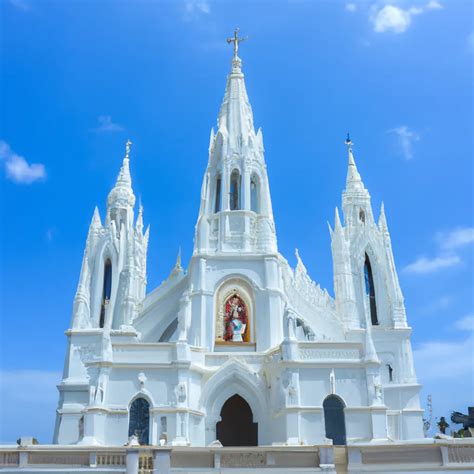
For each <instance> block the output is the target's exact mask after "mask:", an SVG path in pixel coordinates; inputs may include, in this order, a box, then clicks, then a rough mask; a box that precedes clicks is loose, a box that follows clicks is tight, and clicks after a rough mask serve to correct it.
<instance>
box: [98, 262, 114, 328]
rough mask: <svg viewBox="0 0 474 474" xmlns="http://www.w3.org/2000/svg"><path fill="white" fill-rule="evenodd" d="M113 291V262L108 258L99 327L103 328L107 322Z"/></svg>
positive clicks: (105, 266)
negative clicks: (106, 315)
mask: <svg viewBox="0 0 474 474" xmlns="http://www.w3.org/2000/svg"><path fill="white" fill-rule="evenodd" d="M111 292H112V262H111V261H110V259H107V260H106V261H105V264H104V284H103V288H102V303H101V305H100V321H99V327H101V328H103V327H104V324H105V312H106V311H107V306H108V305H109V302H110V294H111Z"/></svg>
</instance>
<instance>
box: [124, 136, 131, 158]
mask: <svg viewBox="0 0 474 474" xmlns="http://www.w3.org/2000/svg"><path fill="white" fill-rule="evenodd" d="M131 148H132V142H131V141H130V139H128V140H127V143H125V158H126V159H127V160H128V158H129V156H130V149H131Z"/></svg>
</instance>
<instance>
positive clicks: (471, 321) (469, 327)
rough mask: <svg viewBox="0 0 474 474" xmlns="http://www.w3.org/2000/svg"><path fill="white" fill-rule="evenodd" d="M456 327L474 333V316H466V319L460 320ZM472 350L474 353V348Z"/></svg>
mask: <svg viewBox="0 0 474 474" xmlns="http://www.w3.org/2000/svg"><path fill="white" fill-rule="evenodd" d="M454 327H455V328H456V329H460V330H461V331H471V332H474V314H468V315H467V316H464V318H461V319H458V320H457V321H456V322H455V323H454ZM472 350H473V351H474V347H473V348H472Z"/></svg>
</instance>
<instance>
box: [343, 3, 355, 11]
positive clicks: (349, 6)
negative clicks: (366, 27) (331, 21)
mask: <svg viewBox="0 0 474 474" xmlns="http://www.w3.org/2000/svg"><path fill="white" fill-rule="evenodd" d="M356 10H357V5H356V4H355V3H346V11H348V12H355V11H356Z"/></svg>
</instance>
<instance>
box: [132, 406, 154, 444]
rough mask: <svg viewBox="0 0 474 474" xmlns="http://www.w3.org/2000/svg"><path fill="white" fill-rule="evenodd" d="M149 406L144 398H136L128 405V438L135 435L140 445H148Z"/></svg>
mask: <svg viewBox="0 0 474 474" xmlns="http://www.w3.org/2000/svg"><path fill="white" fill-rule="evenodd" d="M149 433H150V404H149V403H148V401H147V400H145V399H144V398H136V399H135V400H134V401H133V402H132V404H131V405H130V420H129V423H128V436H132V435H134V434H135V435H137V436H138V441H139V443H140V444H143V445H147V444H150V439H149Z"/></svg>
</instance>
